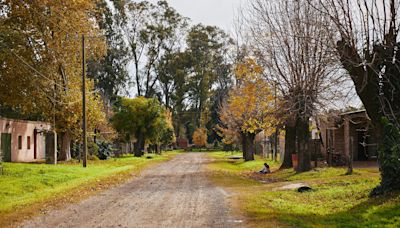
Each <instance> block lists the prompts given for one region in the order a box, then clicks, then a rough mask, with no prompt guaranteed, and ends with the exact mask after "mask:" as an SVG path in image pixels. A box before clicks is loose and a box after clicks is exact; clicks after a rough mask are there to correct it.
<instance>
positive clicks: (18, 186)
mask: <svg viewBox="0 0 400 228" xmlns="http://www.w3.org/2000/svg"><path fill="white" fill-rule="evenodd" d="M175 154H177V152H169V153H166V154H164V155H162V156H154V157H153V158H152V159H147V158H146V156H144V157H142V158H135V157H133V156H124V157H121V158H111V159H109V160H107V161H89V162H88V167H87V168H82V166H81V164H78V163H76V162H70V163H65V164H58V165H46V164H22V163H3V169H4V173H3V175H1V176H0V186H1V187H0V214H4V213H10V212H13V211H15V210H16V209H18V208H22V207H26V206H29V205H32V204H35V203H38V202H43V201H46V200H51V199H55V198H57V196H58V195H62V194H63V193H65V192H71V191H73V190H74V189H75V188H78V187H82V186H85V185H87V186H90V185H91V184H94V183H96V184H98V183H99V182H100V183H101V182H102V180H104V179H105V178H109V177H112V176H118V175H119V174H122V173H138V172H139V171H140V170H142V169H144V168H145V167H147V166H148V165H150V164H155V163H157V162H161V161H165V160H167V159H169V158H171V157H172V156H174V155H175ZM77 194H80V193H79V192H77Z"/></svg>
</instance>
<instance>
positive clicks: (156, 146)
mask: <svg viewBox="0 0 400 228" xmlns="http://www.w3.org/2000/svg"><path fill="white" fill-rule="evenodd" d="M155 149H156V154H158V155H161V146H160V144H158V143H157V144H156V145H155Z"/></svg>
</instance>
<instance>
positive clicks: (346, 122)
mask: <svg viewBox="0 0 400 228" xmlns="http://www.w3.org/2000/svg"><path fill="white" fill-rule="evenodd" d="M319 122H320V126H319V129H320V135H321V140H322V144H323V145H322V148H321V149H322V153H323V154H324V155H325V157H326V159H327V162H328V164H332V165H344V164H343V163H345V162H346V159H348V156H349V155H350V153H352V154H353V160H354V161H366V160H375V159H376V158H377V148H378V145H377V143H376V142H377V140H376V135H375V131H374V128H373V126H372V125H371V121H370V119H369V117H368V115H367V113H366V111H365V110H361V111H353V112H346V113H339V114H336V115H330V116H328V117H327V118H325V119H322V118H321V119H320V121H319Z"/></svg>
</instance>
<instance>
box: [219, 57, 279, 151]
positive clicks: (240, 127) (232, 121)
mask: <svg viewBox="0 0 400 228" xmlns="http://www.w3.org/2000/svg"><path fill="white" fill-rule="evenodd" d="M262 72H263V69H262V68H261V67H260V66H259V65H257V63H256V62H255V61H254V60H253V59H246V60H245V61H244V63H240V64H238V65H237V67H236V77H237V79H238V84H237V86H236V87H235V88H234V89H232V90H231V91H230V93H229V98H228V100H227V102H226V104H225V105H224V106H223V107H222V109H221V111H220V119H221V121H222V123H223V124H222V125H220V126H219V127H218V128H217V130H218V131H219V132H220V133H221V135H222V136H223V137H224V142H225V143H228V144H229V143H233V141H234V140H235V138H237V134H238V133H255V134H258V133H259V132H261V131H266V134H267V135H269V134H270V133H272V132H273V131H274V129H275V127H276V125H277V124H278V120H277V118H276V105H277V104H276V100H275V94H273V92H272V91H271V86H270V85H269V84H268V83H267V81H266V80H265V79H263V78H262V75H261V73H262ZM235 132H236V133H235Z"/></svg>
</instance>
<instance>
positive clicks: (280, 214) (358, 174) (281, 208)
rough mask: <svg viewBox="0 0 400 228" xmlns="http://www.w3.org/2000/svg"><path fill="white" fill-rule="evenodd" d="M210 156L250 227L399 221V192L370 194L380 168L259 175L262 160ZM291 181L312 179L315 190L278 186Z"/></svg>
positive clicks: (215, 175) (364, 224) (218, 179)
mask: <svg viewBox="0 0 400 228" xmlns="http://www.w3.org/2000/svg"><path fill="white" fill-rule="evenodd" d="M210 157H212V158H214V161H213V162H212V163H211V164H210V165H209V169H210V170H211V171H213V172H212V173H213V174H212V179H213V181H215V183H216V184H218V185H221V186H223V187H225V188H227V190H228V191H229V190H230V191H233V192H234V193H236V194H235V198H234V201H235V203H234V205H236V206H237V210H239V211H240V212H241V213H242V214H243V215H244V216H245V217H246V218H248V219H247V222H248V224H247V225H248V226H250V227H251V226H254V227H268V226H269V225H270V226H281V227H400V195H399V194H398V193H397V194H393V195H391V196H385V197H375V198H370V197H369V193H370V192H371V190H372V189H373V188H374V187H376V186H377V185H378V184H379V172H378V170H377V169H356V170H355V173H354V175H349V176H347V175H344V173H345V172H346V169H344V168H319V169H315V170H313V171H310V172H306V173H302V174H296V173H295V172H294V171H292V170H282V171H276V172H274V173H273V174H270V175H264V176H263V177H262V178H263V179H261V180H258V181H255V180H254V178H252V176H253V175H254V174H253V173H254V168H252V167H253V166H255V167H258V166H259V165H260V164H261V165H262V164H263V161H262V160H260V161H256V162H251V163H250V164H249V165H246V164H242V163H241V161H238V162H234V163H232V162H231V161H230V160H229V159H227V158H226V157H224V156H221V155H220V154H210ZM274 166H275V164H273V167H274ZM261 167H262V166H261ZM246 168H249V169H248V170H247V171H246V170H245V169H246ZM273 170H274V168H273ZM261 181H263V183H262V182H261ZM291 183H306V184H309V185H310V186H311V187H312V188H313V191H311V192H305V193H298V192H297V191H295V190H285V191H283V190H279V188H280V187H282V186H284V185H288V184H291ZM271 224H273V225H271Z"/></svg>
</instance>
